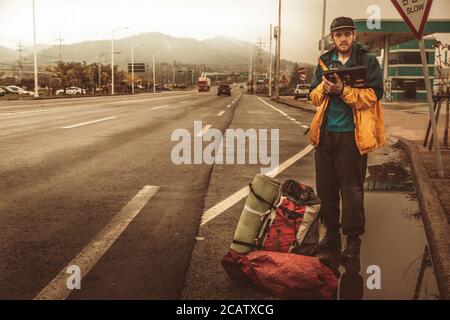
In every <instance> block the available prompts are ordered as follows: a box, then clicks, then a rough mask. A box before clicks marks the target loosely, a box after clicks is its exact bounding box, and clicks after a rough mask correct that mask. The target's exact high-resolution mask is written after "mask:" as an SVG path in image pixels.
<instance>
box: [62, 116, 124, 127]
mask: <svg viewBox="0 0 450 320" xmlns="http://www.w3.org/2000/svg"><path fill="white" fill-rule="evenodd" d="M116 118H117V117H109V118H103V119H98V120H93V121H88V122H82V123H77V124H74V125H71V126H66V127H62V128H63V129H73V128H78V127H81V126H87V125H89V124H94V123H99V122H103V121H108V120H112V119H116Z"/></svg>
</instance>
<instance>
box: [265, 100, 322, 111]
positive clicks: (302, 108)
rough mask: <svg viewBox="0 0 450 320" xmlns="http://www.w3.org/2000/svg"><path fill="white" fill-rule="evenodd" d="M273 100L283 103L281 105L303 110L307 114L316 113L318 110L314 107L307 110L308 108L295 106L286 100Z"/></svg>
mask: <svg viewBox="0 0 450 320" xmlns="http://www.w3.org/2000/svg"><path fill="white" fill-rule="evenodd" d="M272 100H273V101H276V102H279V103H281V104H284V105H286V106H288V107H292V108H296V109H300V110H303V111H306V112H309V113H316V110H315V109H314V108H313V107H311V108H306V107H302V106H298V105H295V104H293V103H290V102H289V101H286V100H284V99H272Z"/></svg>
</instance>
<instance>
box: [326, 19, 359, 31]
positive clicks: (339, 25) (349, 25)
mask: <svg viewBox="0 0 450 320" xmlns="http://www.w3.org/2000/svg"><path fill="white" fill-rule="evenodd" d="M339 29H352V30H356V27H355V23H354V22H353V19H352V18H349V17H339V18H336V19H334V20H333V22H332V23H331V26H330V32H333V31H336V30H339Z"/></svg>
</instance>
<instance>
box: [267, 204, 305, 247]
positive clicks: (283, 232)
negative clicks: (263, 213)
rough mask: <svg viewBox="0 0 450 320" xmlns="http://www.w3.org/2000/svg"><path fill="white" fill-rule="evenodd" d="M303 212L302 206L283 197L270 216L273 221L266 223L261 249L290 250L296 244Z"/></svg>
mask: <svg viewBox="0 0 450 320" xmlns="http://www.w3.org/2000/svg"><path fill="white" fill-rule="evenodd" d="M304 213H305V207H304V206H298V205H296V204H295V203H294V202H292V201H291V200H289V199H288V198H285V199H283V200H282V202H281V204H280V205H279V206H278V209H277V210H276V213H275V214H274V215H273V216H272V219H273V222H271V223H270V222H269V223H268V224H267V227H268V230H267V234H266V238H265V239H264V240H263V243H262V249H263V250H266V251H276V252H285V253H287V252H290V251H291V250H292V248H293V247H295V246H296V244H297V233H298V230H299V228H300V225H301V223H302V221H303V215H304ZM269 219H270V217H269ZM267 227H266V228H267Z"/></svg>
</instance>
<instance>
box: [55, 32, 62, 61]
mask: <svg viewBox="0 0 450 320" xmlns="http://www.w3.org/2000/svg"><path fill="white" fill-rule="evenodd" d="M55 40H56V41H59V60H60V61H63V51H62V47H63V45H62V42H63V41H64V39H63V38H61V33H60V34H59V38H56V39H55Z"/></svg>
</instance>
